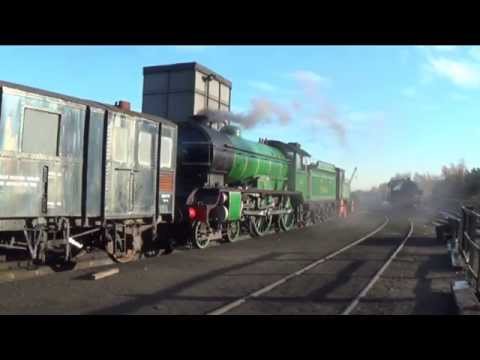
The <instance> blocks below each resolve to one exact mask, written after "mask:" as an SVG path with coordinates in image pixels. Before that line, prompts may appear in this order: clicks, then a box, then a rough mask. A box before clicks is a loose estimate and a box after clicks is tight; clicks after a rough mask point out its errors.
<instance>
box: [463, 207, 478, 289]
mask: <svg viewBox="0 0 480 360" xmlns="http://www.w3.org/2000/svg"><path fill="white" fill-rule="evenodd" d="M461 212H462V219H461V222H460V229H459V232H458V235H459V236H458V250H459V253H460V255H461V257H462V260H463V263H464V270H465V275H466V280H467V281H468V282H469V283H470V284H471V285H472V287H474V288H475V290H476V292H477V293H478V292H479V278H480V213H478V212H476V211H475V210H474V208H472V207H468V206H462V210H461Z"/></svg>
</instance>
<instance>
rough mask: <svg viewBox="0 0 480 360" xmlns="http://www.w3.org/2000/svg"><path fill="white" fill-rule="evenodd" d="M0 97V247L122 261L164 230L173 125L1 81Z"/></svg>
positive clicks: (170, 202)
mask: <svg viewBox="0 0 480 360" xmlns="http://www.w3.org/2000/svg"><path fill="white" fill-rule="evenodd" d="M0 96H1V100H0V204H1V206H0V247H2V248H7V249H25V250H28V252H29V254H30V256H31V258H32V259H34V260H36V261H46V260H47V257H48V256H50V255H52V256H54V257H57V258H58V257H61V258H62V260H63V261H70V260H71V259H72V258H73V257H74V256H75V255H76V254H78V252H79V251H82V250H85V249H86V248H89V247H91V246H100V247H102V248H105V249H106V250H107V251H108V252H109V254H111V255H112V256H113V257H114V258H115V259H117V260H118V261H129V260H132V259H134V258H135V257H137V256H138V254H139V252H140V251H141V250H142V248H143V247H144V245H145V244H144V242H145V241H148V242H150V241H154V240H155V239H156V238H157V235H158V234H157V224H159V223H163V222H171V221H173V208H174V201H175V199H174V192H175V170H176V166H175V161H174V159H175V157H176V136H177V127H176V125H175V124H173V123H171V122H169V121H167V120H165V119H163V118H160V117H156V116H153V115H146V114H141V113H137V112H133V111H131V110H130V107H129V104H128V103H126V102H119V103H118V104H117V106H110V105H106V104H101V103H97V102H93V101H88V100H82V99H77V98H73V97H68V96H65V95H61V94H56V93H52V92H48V91H43V90H39V89H34V88H30V87H26V86H21V85H17V84H12V83H7V82H0Z"/></svg>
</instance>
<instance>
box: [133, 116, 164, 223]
mask: <svg viewBox="0 0 480 360" xmlns="http://www.w3.org/2000/svg"><path fill="white" fill-rule="evenodd" d="M135 123H136V131H135V138H136V144H135V149H136V151H135V152H136V154H135V166H134V171H133V177H132V181H133V199H132V200H133V212H134V214H135V215H137V216H142V217H150V216H154V215H155V203H156V197H155V196H156V192H155V190H156V183H157V149H158V145H157V141H158V133H159V129H158V127H159V124H158V123H153V122H150V121H146V120H142V119H137V121H135Z"/></svg>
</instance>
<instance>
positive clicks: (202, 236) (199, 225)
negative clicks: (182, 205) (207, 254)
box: [192, 221, 210, 249]
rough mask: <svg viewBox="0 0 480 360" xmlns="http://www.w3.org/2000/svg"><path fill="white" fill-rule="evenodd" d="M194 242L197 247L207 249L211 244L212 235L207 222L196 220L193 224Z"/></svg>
mask: <svg viewBox="0 0 480 360" xmlns="http://www.w3.org/2000/svg"><path fill="white" fill-rule="evenodd" d="M192 237H193V244H194V245H195V247H196V248H197V249H205V248H207V247H208V245H209V244H210V236H209V231H208V227H207V224H205V223H204V222H201V221H195V222H194V223H193V225H192Z"/></svg>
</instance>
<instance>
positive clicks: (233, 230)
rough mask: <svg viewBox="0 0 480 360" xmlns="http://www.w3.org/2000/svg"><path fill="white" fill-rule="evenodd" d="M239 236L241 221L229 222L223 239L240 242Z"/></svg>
mask: <svg viewBox="0 0 480 360" xmlns="http://www.w3.org/2000/svg"><path fill="white" fill-rule="evenodd" d="M238 235H240V221H229V222H228V223H227V231H226V232H225V235H224V236H223V238H224V239H225V240H226V241H227V242H235V241H237V240H238V239H237V238H238Z"/></svg>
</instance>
